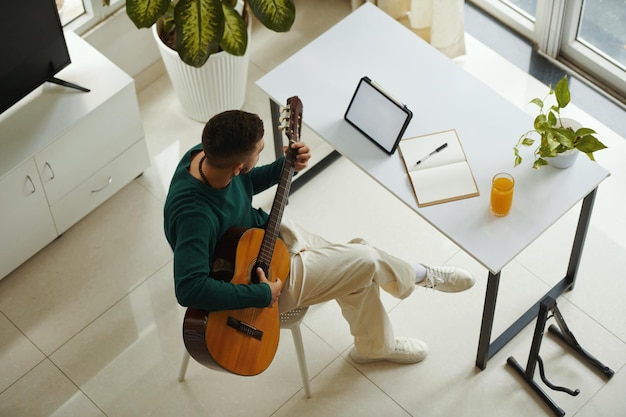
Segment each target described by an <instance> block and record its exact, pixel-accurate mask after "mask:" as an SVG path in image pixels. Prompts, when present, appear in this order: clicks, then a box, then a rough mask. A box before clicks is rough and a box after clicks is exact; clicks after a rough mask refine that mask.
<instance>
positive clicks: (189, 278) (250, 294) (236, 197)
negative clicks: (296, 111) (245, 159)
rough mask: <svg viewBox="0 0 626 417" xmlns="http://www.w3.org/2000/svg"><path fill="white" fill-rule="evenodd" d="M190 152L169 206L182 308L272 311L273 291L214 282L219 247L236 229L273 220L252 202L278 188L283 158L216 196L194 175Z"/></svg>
mask: <svg viewBox="0 0 626 417" xmlns="http://www.w3.org/2000/svg"><path fill="white" fill-rule="evenodd" d="M200 150H202V146H201V145H197V146H195V147H194V148H192V149H190V150H189V151H188V152H187V153H186V154H185V155H184V156H183V158H182V160H181V161H180V163H179V164H178V167H177V168H176V171H175V172H174V176H173V178H172V182H171V184H170V189H169V192H168V195H167V199H166V200H165V208H164V227H165V236H166V237H167V240H168V242H169V244H170V246H171V247H172V250H173V251H174V287H175V291H176V298H177V299H178V302H179V303H180V305H182V306H185V307H193V308H199V309H202V310H207V311H217V310H234V309H239V308H248V307H266V306H268V305H269V303H270V302H271V298H272V293H271V290H270V287H269V285H267V284H259V285H235V284H231V283H228V282H223V281H219V280H215V279H213V278H210V277H209V273H210V271H211V265H212V264H213V255H214V252H215V246H216V244H217V242H218V240H219V239H220V237H221V236H222V235H223V234H224V232H226V230H228V229H229V228H231V227H237V226H243V227H246V228H250V227H263V225H264V224H265V222H266V221H267V218H268V214H267V213H266V212H264V211H263V210H262V209H260V208H259V209H255V208H254V207H252V196H253V195H255V194H257V193H259V192H261V191H264V190H266V189H268V188H269V187H271V186H273V185H275V184H277V183H278V179H279V177H280V173H281V170H282V166H283V161H284V157H283V158H279V159H278V160H276V161H275V162H274V163H272V164H269V165H265V166H261V167H256V168H254V169H252V170H251V171H250V172H248V173H247V174H243V175H238V176H236V177H234V178H233V180H232V181H231V182H230V184H229V185H228V186H227V187H226V188H224V189H222V190H215V189H213V188H211V187H208V186H207V185H206V184H204V183H203V182H202V181H200V180H198V179H196V178H194V177H193V176H192V175H191V174H190V173H189V165H190V164H191V158H192V154H193V153H194V152H195V151H200Z"/></svg>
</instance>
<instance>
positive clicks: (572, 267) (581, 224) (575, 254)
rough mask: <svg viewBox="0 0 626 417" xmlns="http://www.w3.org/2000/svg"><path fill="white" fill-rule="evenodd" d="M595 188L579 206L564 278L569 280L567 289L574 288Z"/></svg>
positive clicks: (594, 196) (594, 197)
mask: <svg viewBox="0 0 626 417" xmlns="http://www.w3.org/2000/svg"><path fill="white" fill-rule="evenodd" d="M596 191H598V189H597V188H595V189H594V190H593V191H591V192H590V193H589V194H587V196H586V197H585V198H584V200H583V204H582V207H581V208H580V216H579V217H578V226H577V227H576V234H575V235H574V245H573V246H572V253H571V255H570V257H569V265H568V267H567V275H565V278H566V279H567V281H568V282H569V284H570V285H569V289H570V290H572V289H574V284H575V283H576V274H577V273H578V266H579V265H580V257H581V255H582V253H583V246H584V244H585V239H586V237H587V230H588V229H589V221H590V220H591V210H593V203H594V202H595V199H596Z"/></svg>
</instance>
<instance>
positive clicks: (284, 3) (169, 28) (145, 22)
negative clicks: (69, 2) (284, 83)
mask: <svg viewBox="0 0 626 417" xmlns="http://www.w3.org/2000/svg"><path fill="white" fill-rule="evenodd" d="M104 1H105V2H108V1H109V0H104ZM242 3H243V9H242V12H241V13H240V12H238V11H237V9H236V8H235V6H236V4H237V0H126V13H127V14H128V17H129V18H130V20H131V21H132V22H133V23H134V24H135V26H136V27H137V28H149V27H151V26H152V25H154V24H155V23H157V21H159V20H161V23H160V25H159V26H157V27H158V28H159V29H160V31H159V36H160V37H161V39H162V40H163V41H164V42H165V43H166V44H167V45H168V46H170V47H171V48H172V49H174V50H176V51H177V52H178V55H179V56H180V58H181V59H182V60H183V61H184V62H185V63H186V64H187V65H191V66H193V67H201V66H202V65H204V63H205V62H206V61H207V60H208V59H209V56H211V54H213V53H215V52H219V51H221V50H223V51H226V52H228V53H230V54H232V55H237V56H241V55H243V54H244V53H245V52H246V49H247V47H248V24H247V22H248V21H247V19H248V18H249V17H248V12H247V11H248V7H249V9H250V10H251V11H252V13H253V14H254V16H256V18H257V19H258V20H259V21H260V22H261V23H262V24H263V25H264V26H266V27H267V28H269V29H271V30H273V31H275V32H287V31H289V29H291V26H292V25H293V22H294V21H295V19H296V8H295V5H294V3H293V0H243V1H242Z"/></svg>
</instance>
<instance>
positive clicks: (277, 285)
mask: <svg viewBox="0 0 626 417" xmlns="http://www.w3.org/2000/svg"><path fill="white" fill-rule="evenodd" d="M256 274H257V275H258V277H259V284H260V283H265V284H267V285H269V286H270V289H271V290H272V301H271V302H270V305H268V307H271V306H273V305H274V303H275V302H276V301H278V297H280V289H281V288H282V285H281V280H280V278H276V281H274V282H270V281H268V279H267V277H266V276H265V272H263V268H261V267H258V268H257V269H256Z"/></svg>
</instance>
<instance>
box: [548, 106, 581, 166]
mask: <svg viewBox="0 0 626 417" xmlns="http://www.w3.org/2000/svg"><path fill="white" fill-rule="evenodd" d="M561 122H562V123H563V127H569V128H572V129H574V130H578V129H580V128H581V127H582V125H581V124H580V123H578V122H577V121H576V120H572V119H566V118H562V119H561ZM579 153H580V151H579V150H578V149H570V150H568V151H565V152H563V153H560V154H558V155H557V156H555V157H554V158H545V160H546V161H547V162H548V164H549V165H550V166H552V167H554V168H560V169H563V168H569V167H571V166H572V165H574V163H575V162H576V158H578V154H579Z"/></svg>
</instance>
